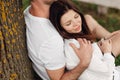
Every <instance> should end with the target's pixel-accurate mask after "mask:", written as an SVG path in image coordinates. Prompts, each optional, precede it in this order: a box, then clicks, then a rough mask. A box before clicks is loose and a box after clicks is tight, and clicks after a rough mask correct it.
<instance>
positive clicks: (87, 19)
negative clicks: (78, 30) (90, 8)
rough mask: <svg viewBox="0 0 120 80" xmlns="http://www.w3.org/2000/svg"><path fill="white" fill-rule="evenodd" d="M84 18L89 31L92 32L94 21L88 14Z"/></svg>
mask: <svg viewBox="0 0 120 80" xmlns="http://www.w3.org/2000/svg"><path fill="white" fill-rule="evenodd" d="M84 17H85V20H86V23H87V25H88V27H89V29H90V30H91V31H93V30H94V28H95V26H96V25H97V23H96V20H95V19H94V18H93V17H92V16H91V15H89V14H85V15H84Z"/></svg>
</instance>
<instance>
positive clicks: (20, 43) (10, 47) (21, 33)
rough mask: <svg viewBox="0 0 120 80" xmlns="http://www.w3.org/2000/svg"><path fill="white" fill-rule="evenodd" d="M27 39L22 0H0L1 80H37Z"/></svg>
mask: <svg viewBox="0 0 120 80" xmlns="http://www.w3.org/2000/svg"><path fill="white" fill-rule="evenodd" d="M25 39H26V36H25V22H24V17H23V8H22V0H0V80H36V79H35V78H34V73H33V69H32V67H31V61H30V60H29V58H28V55H27V48H26V41H25Z"/></svg>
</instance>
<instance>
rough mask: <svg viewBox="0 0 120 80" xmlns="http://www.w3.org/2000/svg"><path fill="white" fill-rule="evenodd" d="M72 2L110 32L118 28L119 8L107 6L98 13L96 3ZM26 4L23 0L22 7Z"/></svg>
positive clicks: (117, 62)
mask: <svg viewBox="0 0 120 80" xmlns="http://www.w3.org/2000/svg"><path fill="white" fill-rule="evenodd" d="M73 2H74V3H75V4H77V5H78V7H79V9H80V10H81V12H82V13H84V14H90V15H92V16H93V17H94V18H95V19H96V20H97V21H98V23H99V24H101V25H102V26H103V27H104V28H106V29H107V30H109V31H110V32H112V31H115V30H120V10H118V9H113V8H109V9H108V13H107V14H106V15H100V14H98V12H97V5H95V4H88V3H83V2H78V1H77V0H73ZM28 5H29V0H23V9H25V8H26V7H27V6H28ZM118 44H119V43H118ZM116 65H120V56H118V57H117V58H116Z"/></svg>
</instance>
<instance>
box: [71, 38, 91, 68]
mask: <svg viewBox="0 0 120 80" xmlns="http://www.w3.org/2000/svg"><path fill="white" fill-rule="evenodd" d="M78 42H79V44H80V48H77V47H76V46H75V45H74V44H73V43H70V46H71V47H72V48H73V49H74V51H75V53H76V54H77V56H78V57H79V59H80V64H83V65H84V66H86V67H88V65H89V63H90V61H91V58H92V53H93V49H92V45H91V42H90V41H88V40H86V39H81V38H79V39H78Z"/></svg>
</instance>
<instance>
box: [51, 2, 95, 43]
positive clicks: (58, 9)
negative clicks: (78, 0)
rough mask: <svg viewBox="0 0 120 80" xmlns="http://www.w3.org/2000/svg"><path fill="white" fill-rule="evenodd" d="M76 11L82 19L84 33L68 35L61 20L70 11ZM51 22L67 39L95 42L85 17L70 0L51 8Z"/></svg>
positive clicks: (57, 3) (55, 3) (56, 3)
mask: <svg viewBox="0 0 120 80" xmlns="http://www.w3.org/2000/svg"><path fill="white" fill-rule="evenodd" d="M70 9H72V10H74V11H75V12H77V13H78V14H79V15H80V16H81V19H82V31H81V32H80V33H68V32H67V31H65V30H64V28H63V27H62V26H61V24H60V19H61V17H62V15H63V14H65V13H66V12H67V11H68V10H70ZM49 19H50V21H51V22H52V24H53V25H54V27H55V28H56V29H57V31H58V32H59V34H60V35H61V36H62V37H63V38H65V39H71V38H75V39H77V38H86V39H87V40H91V41H92V40H93V39H94V36H93V35H92V33H91V32H90V30H89V28H88V26H87V23H86V21H85V18H84V15H83V14H82V13H81V12H80V11H79V9H78V8H77V6H75V4H73V3H72V2H70V0H65V1H55V2H53V4H52V5H51V7H50V17H49Z"/></svg>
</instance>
